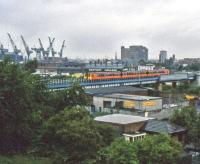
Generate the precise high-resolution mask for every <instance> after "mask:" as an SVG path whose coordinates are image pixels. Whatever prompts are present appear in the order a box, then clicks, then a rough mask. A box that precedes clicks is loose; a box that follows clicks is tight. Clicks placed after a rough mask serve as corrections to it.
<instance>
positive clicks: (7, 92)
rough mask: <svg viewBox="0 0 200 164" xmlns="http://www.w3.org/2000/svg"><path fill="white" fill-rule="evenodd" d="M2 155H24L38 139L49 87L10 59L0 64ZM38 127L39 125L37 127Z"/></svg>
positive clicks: (0, 151)
mask: <svg viewBox="0 0 200 164" xmlns="http://www.w3.org/2000/svg"><path fill="white" fill-rule="evenodd" d="M0 86H1V87H0V145H1V146H0V153H3V154H7V153H14V152H17V151H24V150H25V148H26V147H27V146H29V145H30V142H31V140H32V138H34V132H35V131H34V128H35V123H36V122H37V123H38V116H39V115H38V110H37V108H35V107H36V106H39V105H38V103H39V100H40V101H42V100H41V97H43V96H44V93H45V92H44V91H43V89H44V88H45V85H44V84H43V83H42V82H41V80H40V78H39V77H36V76H34V75H31V74H30V73H29V72H27V71H24V70H23V69H22V68H21V67H20V66H19V64H17V63H15V62H13V61H12V60H11V59H10V58H5V59H4V61H2V62H0ZM37 123H36V124H37Z"/></svg>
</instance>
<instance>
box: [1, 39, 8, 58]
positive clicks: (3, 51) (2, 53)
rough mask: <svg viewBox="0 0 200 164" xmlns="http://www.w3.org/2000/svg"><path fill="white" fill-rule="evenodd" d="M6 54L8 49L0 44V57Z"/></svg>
mask: <svg viewBox="0 0 200 164" xmlns="http://www.w3.org/2000/svg"><path fill="white" fill-rule="evenodd" d="M6 53H8V49H5V48H4V46H3V44H2V43H1V42H0V55H1V57H3V56H4V55H5V54H6Z"/></svg>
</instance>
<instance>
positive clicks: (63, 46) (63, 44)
mask: <svg viewBox="0 0 200 164" xmlns="http://www.w3.org/2000/svg"><path fill="white" fill-rule="evenodd" d="M64 48H65V40H63V43H62V47H61V49H60V52H58V54H59V56H60V58H62V56H63V49H64Z"/></svg>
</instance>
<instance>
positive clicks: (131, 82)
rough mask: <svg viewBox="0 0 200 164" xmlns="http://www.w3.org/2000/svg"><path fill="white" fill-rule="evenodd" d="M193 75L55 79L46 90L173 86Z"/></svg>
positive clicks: (188, 80) (188, 79)
mask: <svg viewBox="0 0 200 164" xmlns="http://www.w3.org/2000/svg"><path fill="white" fill-rule="evenodd" d="M195 76H196V75H195V74H188V73H175V74H170V75H161V76H160V77H142V78H127V79H108V80H87V79H82V78H66V77H63V78H61V77H55V78H51V79H50V80H49V82H48V89H50V90H62V89H66V88H69V87H71V86H72V85H73V83H79V84H80V85H81V86H83V87H85V88H101V87H113V86H136V85H143V84H155V83H156V84H158V85H160V84H162V83H165V82H171V83H172V85H173V86H175V85H176V83H177V82H190V81H193V80H195Z"/></svg>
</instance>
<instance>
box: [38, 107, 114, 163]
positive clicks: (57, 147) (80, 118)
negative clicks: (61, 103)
mask: <svg viewBox="0 0 200 164" xmlns="http://www.w3.org/2000/svg"><path fill="white" fill-rule="evenodd" d="M107 129H109V131H107ZM102 134H103V135H102ZM105 135H106V136H107V138H104V136H105ZM114 138H115V131H114V130H113V129H112V128H110V127H107V126H105V128H103V127H101V126H100V125H98V124H97V123H96V122H94V120H93V118H92V117H91V116H90V115H89V113H88V112H86V110H85V109H82V108H77V107H71V108H66V109H65V110H63V111H60V112H59V113H58V114H56V115H55V116H53V117H51V118H50V119H49V120H48V121H47V122H46V123H45V125H44V131H43V135H42V139H41V140H42V143H43V146H44V147H45V152H49V153H50V156H53V158H55V159H56V160H57V161H62V162H63V163H80V162H81V161H84V160H86V159H92V158H95V156H96V152H97V151H98V150H99V149H100V148H101V147H102V146H105V145H107V144H110V143H111V142H112V141H113V140H114Z"/></svg>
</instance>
